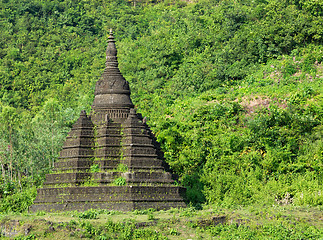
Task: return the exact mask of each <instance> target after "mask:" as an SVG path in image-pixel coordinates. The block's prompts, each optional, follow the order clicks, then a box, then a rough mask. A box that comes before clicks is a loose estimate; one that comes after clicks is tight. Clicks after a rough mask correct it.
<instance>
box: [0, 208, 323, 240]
mask: <svg viewBox="0 0 323 240" xmlns="http://www.w3.org/2000/svg"><path fill="white" fill-rule="evenodd" d="M0 218H1V220H0V229H1V237H0V238H1V239H81V238H83V239H323V221H322V220H323V212H322V207H312V208H309V207H295V206H291V205H287V206H276V205H274V206H270V207H268V206H249V207H244V208H231V209H223V208H219V207H217V206H205V207H204V208H203V210H196V209H194V208H192V207H188V208H186V209H170V210H168V211H155V210H154V209H149V210H141V211H139V210H136V211H133V212H117V211H108V210H89V211H86V212H83V213H80V212H77V211H74V212H62V213H45V212H38V213H24V214H7V215H2V216H1V217H0Z"/></svg>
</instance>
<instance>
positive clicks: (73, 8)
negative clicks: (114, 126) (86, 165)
mask: <svg viewBox="0 0 323 240" xmlns="http://www.w3.org/2000/svg"><path fill="white" fill-rule="evenodd" d="M133 3H134V2H132V3H130V2H128V1H124V0H122V1H121V0H118V1H108V0H107V1H103V0H95V1H93V0H92V1H90V0H83V1H72V0H62V1H59V0H55V1H47V0H46V1H37V0H33V1H16V0H7V1H1V2H0V19H1V21H0V26H1V29H2V31H1V32H0V86H1V88H0V122H1V124H0V164H1V173H2V175H1V188H0V190H1V195H2V196H3V197H5V196H8V195H12V194H13V193H15V192H17V191H20V190H21V189H25V188H28V187H30V186H34V185H35V186H39V185H40V184H41V182H42V179H43V176H44V174H45V173H46V172H48V171H50V169H51V167H52V166H53V162H54V161H55V159H56V158H57V156H58V152H59V150H60V148H61V146H62V143H63V141H64V138H65V136H66V134H67V132H68V130H69V128H70V127H71V125H72V123H73V122H74V121H75V120H76V119H77V117H78V115H79V113H80V111H81V110H82V109H86V110H88V111H89V110H90V105H91V103H92V99H93V91H94V84H95V82H96V81H97V80H98V78H99V77H100V74H101V73H102V71H103V69H104V61H105V56H104V54H105V51H104V50H105V45H106V43H105V41H106V39H107V36H106V33H107V32H108V29H109V28H110V27H111V28H113V29H114V31H115V36H116V39H117V47H118V50H119V55H118V56H119V63H120V69H121V71H122V73H123V74H124V76H125V78H126V79H127V80H128V81H129V82H130V85H131V89H132V99H133V101H134V103H135V105H136V107H137V109H138V111H139V112H141V113H142V114H143V115H144V116H147V118H148V124H149V125H150V126H151V127H152V129H153V131H154V132H155V133H156V136H157V138H158V140H159V141H160V142H161V143H162V148H163V150H164V151H165V158H166V161H167V162H168V163H169V164H170V166H171V168H172V169H173V170H174V172H175V173H177V174H179V176H180V180H181V182H182V184H183V185H184V186H186V187H187V189H188V192H187V196H188V200H189V201H191V202H193V203H194V204H198V203H202V202H205V201H207V202H210V203H216V204H219V205H241V204H251V203H255V202H263V203H273V202H274V201H275V200H276V202H277V203H283V202H284V201H285V202H286V203H294V204H298V205H322V204H323V197H322V195H321V189H322V167H323V166H322V162H323V140H322V134H323V129H322V121H323V119H322V118H323V88H322V86H323V85H322V75H323V67H322V58H323V53H322V50H323V47H322V42H323V4H322V3H321V2H320V1H312V0H303V1H278V0H265V1H260V0H259V1H249V0H244V1H235V2H232V1H227V0H217V1H216V0H204V1H198V2H196V3H186V2H182V1H163V2H160V3H151V2H149V1H138V2H136V7H133V5H134V4H133ZM28 201H29V200H28ZM2 206H6V205H5V204H4V205H2ZM2 208H3V207H2ZM24 209H26V208H17V209H2V210H3V211H23V210H24Z"/></svg>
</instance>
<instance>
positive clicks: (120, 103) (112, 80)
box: [92, 29, 134, 111]
mask: <svg viewBox="0 0 323 240" xmlns="http://www.w3.org/2000/svg"><path fill="white" fill-rule="evenodd" d="M107 42H108V46H107V49H106V62H105V69H104V72H103V74H102V77H101V79H100V80H99V81H97V83H96V85H95V92H94V95H95V97H94V102H93V105H92V106H93V109H94V110H95V111H97V110H98V109H107V108H116V107H118V108H128V109H130V108H133V107H134V105H133V103H132V101H131V99H130V88H129V83H128V82H127V81H126V79H125V78H124V77H123V76H122V74H121V72H120V70H119V67H118V58H117V48H116V45H115V40H114V36H113V32H112V29H110V34H109V37H108V41H107Z"/></svg>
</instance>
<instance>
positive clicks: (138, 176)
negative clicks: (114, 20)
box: [30, 32, 185, 211]
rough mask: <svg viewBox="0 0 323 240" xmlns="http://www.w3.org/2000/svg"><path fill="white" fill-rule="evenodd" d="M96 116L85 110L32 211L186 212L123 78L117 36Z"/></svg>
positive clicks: (98, 92)
mask: <svg viewBox="0 0 323 240" xmlns="http://www.w3.org/2000/svg"><path fill="white" fill-rule="evenodd" d="M94 94H95V98H94V102H93V105H92V112H91V113H90V115H87V114H86V112H85V111H82V112H81V114H80V117H79V119H78V120H77V121H76V123H75V124H74V125H73V127H72V129H71V131H70V133H69V134H68V136H67V138H66V141H65V143H64V146H63V149H62V151H61V153H60V157H59V159H58V161H57V162H55V166H54V169H53V173H50V174H47V176H46V181H45V182H44V184H43V188H40V189H38V190H37V198H36V199H35V201H34V205H32V206H31V208H30V210H31V211H40V210H43V211H67V210H87V209H91V208H93V209H113V210H122V211H129V210H134V209H145V208H154V209H168V208H171V207H184V206H185V203H184V201H183V195H184V194H185V188H182V187H179V186H176V185H175V184H174V180H173V179H172V174H171V173H170V172H168V167H167V164H166V163H165V162H164V160H163V153H162V152H161V150H160V147H159V144H158V142H157V141H156V138H155V136H154V134H153V133H152V132H151V130H150V129H149V127H148V126H147V125H146V123H145V120H143V118H142V116H141V115H140V114H138V113H136V111H135V109H134V105H133V103H132V101H131V98H130V89H129V84H128V82H127V81H126V80H125V78H124V77H123V76H122V74H121V73H120V70H119V68H118V61H117V50H116V46H115V41H114V37H113V34H112V32H110V36H109V38H108V47H107V51H106V68H105V70H104V72H103V74H102V77H101V79H100V80H99V81H98V82H97V83H96V86H95V93H94Z"/></svg>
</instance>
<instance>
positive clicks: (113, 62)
mask: <svg viewBox="0 0 323 240" xmlns="http://www.w3.org/2000/svg"><path fill="white" fill-rule="evenodd" d="M106 54H107V57H106V59H107V61H106V66H111V67H117V66H118V60H117V48H116V45H115V40H114V36H113V32H112V28H111V29H110V34H109V37H108V47H107V51H106Z"/></svg>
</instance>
